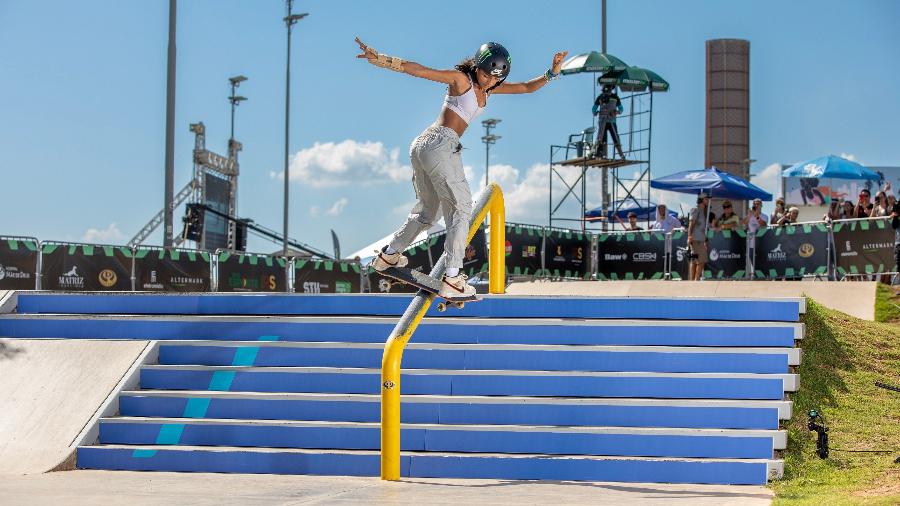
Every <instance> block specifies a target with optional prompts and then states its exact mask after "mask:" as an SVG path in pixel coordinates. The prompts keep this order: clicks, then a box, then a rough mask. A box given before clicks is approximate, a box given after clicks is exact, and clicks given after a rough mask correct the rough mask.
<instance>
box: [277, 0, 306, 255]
mask: <svg viewBox="0 0 900 506" xmlns="http://www.w3.org/2000/svg"><path fill="white" fill-rule="evenodd" d="M293 7H294V0H287V16H285V17H284V24H285V26H287V65H286V70H285V84H284V238H283V239H284V243H283V245H282V246H283V248H284V254H285V256H286V255H287V254H288V203H289V202H290V198H289V191H290V190H289V187H288V185H289V183H290V179H291V178H290V167H289V165H288V164H289V156H290V154H289V151H288V150H289V144H288V143H289V140H290V131H291V27H293V26H294V23H296V22H297V21H300V20H301V19H303V18H305V17H306V16H308V14H307V13H303V14H293V13H292V10H293Z"/></svg>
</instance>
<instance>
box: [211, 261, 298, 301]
mask: <svg viewBox="0 0 900 506" xmlns="http://www.w3.org/2000/svg"><path fill="white" fill-rule="evenodd" d="M216 256H217V260H218V261H217V262H216V265H217V273H216V290H217V291H219V292H286V291H287V272H286V270H287V269H286V268H285V267H286V266H287V260H286V259H285V257H282V256H269V255H257V254H253V253H235V252H231V251H219V252H218V254H217V255H216Z"/></svg>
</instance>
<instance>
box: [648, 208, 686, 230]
mask: <svg viewBox="0 0 900 506" xmlns="http://www.w3.org/2000/svg"><path fill="white" fill-rule="evenodd" d="M676 228H681V222H680V221H678V218H676V217H674V216H672V215H670V214H669V212H668V210H667V209H666V205H665V204H660V205H658V206H656V221H654V222H653V225H650V230H662V231H663V232H664V233H666V234H668V233H669V232H671V231H672V230H674V229H676Z"/></svg>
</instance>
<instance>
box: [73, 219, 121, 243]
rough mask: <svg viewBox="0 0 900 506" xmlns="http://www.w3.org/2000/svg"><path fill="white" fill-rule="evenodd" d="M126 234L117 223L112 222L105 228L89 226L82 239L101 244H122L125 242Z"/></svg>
mask: <svg viewBox="0 0 900 506" xmlns="http://www.w3.org/2000/svg"><path fill="white" fill-rule="evenodd" d="M124 239H125V236H124V235H123V234H122V231H121V230H119V227H118V226H117V225H116V224H115V223H110V224H109V226H108V227H106V228H105V229H103V230H100V229H97V228H89V229H87V231H86V232H85V233H84V235H82V236H81V241H82V242H86V243H99V244H121V243H122V242H124Z"/></svg>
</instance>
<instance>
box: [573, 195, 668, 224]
mask: <svg viewBox="0 0 900 506" xmlns="http://www.w3.org/2000/svg"><path fill="white" fill-rule="evenodd" d="M613 211H615V212H613ZM632 212H633V213H635V214H637V218H638V219H639V220H650V219H654V218H656V204H654V203H653V202H648V203H647V205H646V206H645V205H643V204H639V203H638V202H636V201H634V200H633V199H628V200H617V201H615V202H613V203H612V204H610V206H609V208H607V210H606V212H605V213H604V212H603V208H602V207H596V208H594V209H591V210H590V211H588V212H586V213H584V217H585V219H587V220H591V219H600V218H602V217H603V216H606V218H607V219H610V220H612V219H615V216H618V217H619V218H622V219H623V220H624V219H626V218H628V213H632ZM668 213H669V214H671V215H672V216H675V217H676V218H677V217H678V213H677V212H675V211H671V210H670V211H668Z"/></svg>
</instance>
